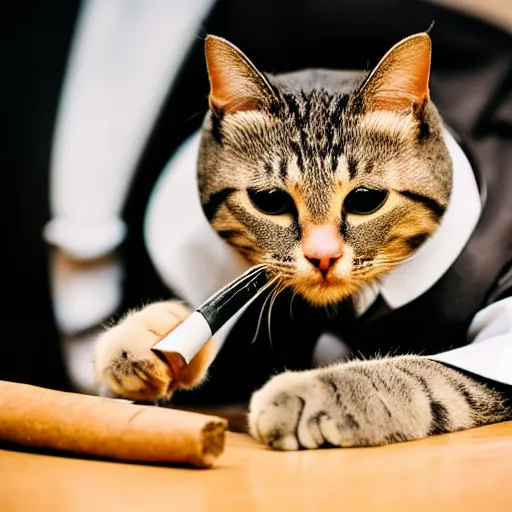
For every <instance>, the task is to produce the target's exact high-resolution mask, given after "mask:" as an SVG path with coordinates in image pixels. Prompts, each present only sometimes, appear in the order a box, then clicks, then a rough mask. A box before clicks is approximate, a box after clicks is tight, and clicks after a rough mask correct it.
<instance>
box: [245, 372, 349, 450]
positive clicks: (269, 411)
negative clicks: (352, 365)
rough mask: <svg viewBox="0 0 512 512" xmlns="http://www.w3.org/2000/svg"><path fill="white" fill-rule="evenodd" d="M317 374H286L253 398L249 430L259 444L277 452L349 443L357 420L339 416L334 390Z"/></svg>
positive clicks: (264, 387) (272, 380) (272, 381)
mask: <svg viewBox="0 0 512 512" xmlns="http://www.w3.org/2000/svg"><path fill="white" fill-rule="evenodd" d="M318 376H319V374H318V371H317V370H313V371H307V372H286V373H283V374H281V375H277V376H276V377H274V378H272V379H271V380H270V381H269V382H267V384H265V386H263V387H262V388H261V389H260V390H259V391H257V392H256V393H254V394H253V396H252V399H251V403H250V408H249V428H250V432H251V435H252V436H253V437H254V438H255V439H256V440H258V441H260V442H261V443H263V444H266V445H268V446H271V447H272V448H275V449H278V450H298V449H299V448H310V449H311V448H318V447H320V446H322V445H325V444H332V445H336V446H340V445H342V444H343V443H344V442H345V443H349V444H351V443H350V440H351V439H352V435H351V429H353V428H354V427H355V426H356V425H357V420H356V419H355V418H354V417H353V416H351V415H346V416H345V418H342V417H341V416H340V414H339V404H337V401H336V395H335V393H333V390H332V389H331V388H330V387H329V385H328V384H326V383H325V381H324V380H323V379H319V378H318Z"/></svg>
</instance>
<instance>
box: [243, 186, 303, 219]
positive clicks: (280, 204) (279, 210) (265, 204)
mask: <svg viewBox="0 0 512 512" xmlns="http://www.w3.org/2000/svg"><path fill="white" fill-rule="evenodd" d="M247 194H248V195H249V199H250V200H251V202H252V204H253V205H254V206H255V207H256V208H257V209H258V210H260V211H261V212H262V213H266V214H267V215H281V214H283V213H289V212H291V211H292V210H293V208H294V203H293V199H292V198H291V197H290V195H289V194H287V193H286V192H285V191H284V190H265V191H262V190H255V189H249V190H248V191H247Z"/></svg>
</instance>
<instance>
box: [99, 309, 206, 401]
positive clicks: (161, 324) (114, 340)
mask: <svg viewBox="0 0 512 512" xmlns="http://www.w3.org/2000/svg"><path fill="white" fill-rule="evenodd" d="M190 313H191V311H190V310H189V309H188V308H187V307H186V306H184V305H183V304H181V303H179V302H174V301H169V302H158V303H154V304H151V305H150V306H147V307H145V308H144V309H142V310H140V311H138V312H136V313H132V314H130V315H128V316H127V317H126V318H125V319H124V320H123V321H121V322H120V323H119V324H118V325H116V326H114V327H112V328H110V329H109V330H108V331H106V332H105V333H104V334H103V335H101V336H100V337H99V339H98V341H97V342H96V347H95V360H94V370H95V375H96V381H97V383H98V385H99V389H100V393H101V394H103V395H107V396H117V397H121V398H126V399H129V400H136V401H143V402H155V401H157V400H161V399H168V398H169V397H170V396H171V395H172V393H173V391H174V390H175V389H176V388H178V387H183V388H187V387H192V386H193V385H194V384H195V383H196V381H197V382H198V381H200V380H201V379H202V377H203V376H204V373H205V372H206V367H207V365H208V364H209V358H205V357H204V354H203V355H201V353H200V354H198V356H196V358H195V361H194V360H192V361H191V363H190V365H189V367H188V368H187V369H186V371H184V372H183V373H182V374H181V375H180V378H179V379H177V378H176V377H175V376H174V375H173V372H172V369H171V367H170V366H169V364H168V363H167V362H166V361H164V360H163V359H162V358H161V357H159V356H158V355H157V354H155V352H153V351H152V350H151V349H152V347H153V346H154V345H155V344H156V343H157V342H158V341H159V340H161V339H162V338H163V337H164V336H165V335H166V334H168V333H169V332H171V331H172V330H173V329H175V328H176V327H177V326H178V325H179V324H180V323H182V322H183V321H184V320H185V319H186V318H187V317H188V316H189V315H190ZM207 359H208V360H207Z"/></svg>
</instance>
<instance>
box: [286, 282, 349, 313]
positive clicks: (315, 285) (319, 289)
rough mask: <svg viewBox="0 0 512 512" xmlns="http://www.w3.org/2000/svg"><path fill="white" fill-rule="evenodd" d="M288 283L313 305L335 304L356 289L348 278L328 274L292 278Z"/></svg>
mask: <svg viewBox="0 0 512 512" xmlns="http://www.w3.org/2000/svg"><path fill="white" fill-rule="evenodd" d="M290 285H291V287H292V288H293V289H294V291H295V292H296V293H297V294H299V295H301V296H302V297H304V298H305V299H306V300H307V301H308V302H310V303H311V304H313V305H315V306H327V305H334V304H337V303H339V302H341V301H342V300H344V299H346V298H347V297H348V296H350V295H352V294H353V293H354V292H355V290H356V287H355V286H354V285H353V284H352V283H351V282H350V281H349V280H347V279H343V278H340V277H337V276H336V277H334V276H329V275H327V276H315V277H312V276H310V277H309V278H306V279H300V280H294V281H293V282H292V283H290Z"/></svg>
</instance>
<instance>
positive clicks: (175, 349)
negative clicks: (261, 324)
mask: <svg viewBox="0 0 512 512" xmlns="http://www.w3.org/2000/svg"><path fill="white" fill-rule="evenodd" d="M267 283H268V281H267V273H266V271H265V269H264V268H263V267H261V266H256V267H252V268H250V269H249V270H247V271H246V272H245V273H244V274H242V275H241V276H240V277H238V278H236V279H235V280H234V281H232V282H231V283H229V284H228V285H226V286H225V287H224V288H222V289H220V290H219V291H218V292H216V293H215V294H214V295H212V296H211V297H210V298H209V299H207V300H206V301H205V302H204V303H203V304H202V305H201V306H199V307H198V308H197V309H196V310H195V311H194V312H193V313H192V315H190V316H189V317H188V318H187V319H186V320H185V321H184V322H183V323H181V324H180V325H178V327H176V329H174V330H173V331H172V332H171V333H169V334H168V335H167V336H165V337H164V338H162V339H161V340H160V341H159V342H158V343H157V344H156V345H155V346H154V347H153V349H152V350H154V351H155V352H159V353H160V354H161V355H162V356H164V357H165V359H166V360H167V361H168V362H169V364H171V366H172V367H173V370H174V371H180V370H181V368H183V366H185V365H186V364H188V363H190V361H191V360H192V359H193V358H194V356H195V355H196V354H197V353H198V352H199V351H200V350H201V349H202V348H203V346H204V345H205V344H206V342H207V341H208V340H209V339H210V338H211V337H212V336H213V335H214V334H215V333H216V332H217V331H218V330H219V329H220V328H221V327H222V326H223V325H224V324H225V323H226V322H227V321H228V320H229V319H230V318H232V317H233V316H234V315H235V314H236V313H237V312H238V311H240V310H241V309H242V308H243V307H244V306H247V305H248V304H250V303H251V302H252V301H253V300H255V299H256V298H257V297H258V296H259V295H260V294H261V293H262V292H263V291H264V290H265V289H266V288H267V287H266V286H265V285H266V284H267Z"/></svg>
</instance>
